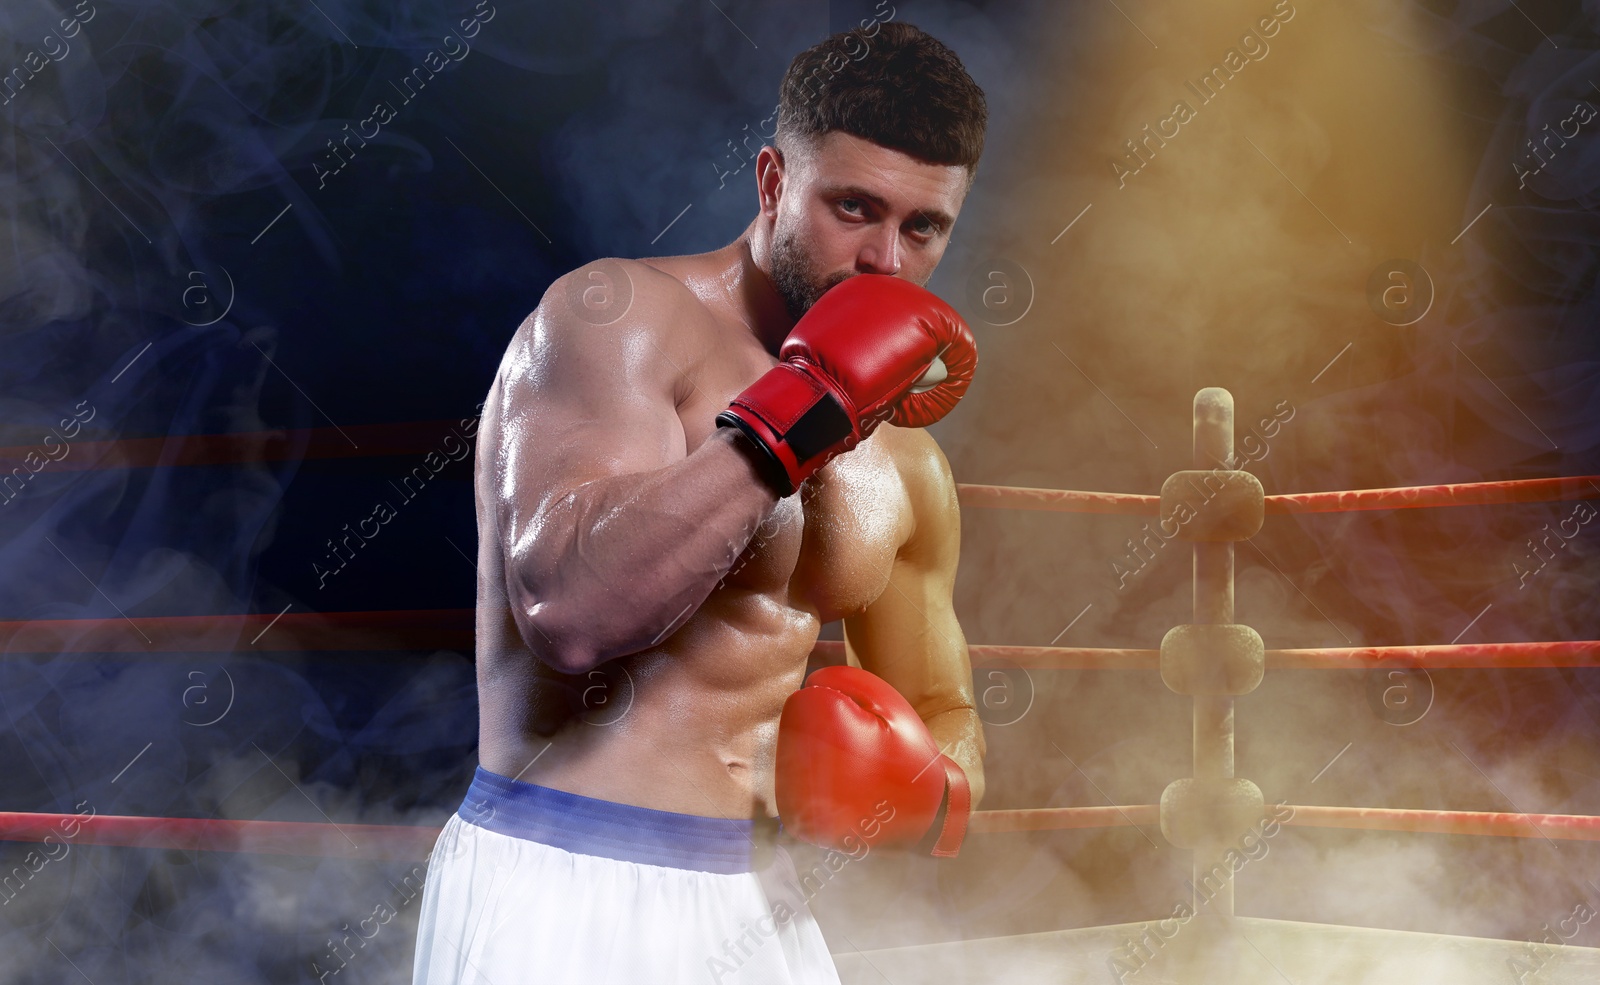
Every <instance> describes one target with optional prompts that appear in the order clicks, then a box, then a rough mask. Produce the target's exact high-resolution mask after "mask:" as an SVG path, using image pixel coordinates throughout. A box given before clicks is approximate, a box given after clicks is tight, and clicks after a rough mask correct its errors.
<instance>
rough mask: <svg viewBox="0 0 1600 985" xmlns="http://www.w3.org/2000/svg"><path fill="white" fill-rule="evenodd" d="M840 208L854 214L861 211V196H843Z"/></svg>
mask: <svg viewBox="0 0 1600 985" xmlns="http://www.w3.org/2000/svg"><path fill="white" fill-rule="evenodd" d="M839 208H841V209H844V210H845V211H846V212H849V213H851V214H852V215H854V214H856V213H858V212H860V211H861V200H860V199H859V198H842V199H840V200H839Z"/></svg>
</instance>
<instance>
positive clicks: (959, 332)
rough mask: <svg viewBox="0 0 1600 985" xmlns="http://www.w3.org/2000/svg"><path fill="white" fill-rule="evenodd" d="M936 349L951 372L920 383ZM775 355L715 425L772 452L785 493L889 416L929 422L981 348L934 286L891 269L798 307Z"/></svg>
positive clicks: (957, 394) (967, 379)
mask: <svg viewBox="0 0 1600 985" xmlns="http://www.w3.org/2000/svg"><path fill="white" fill-rule="evenodd" d="M935 357H937V358H938V359H939V360H941V361H942V362H943V363H944V366H945V370H946V372H947V374H948V375H947V376H946V377H945V378H944V379H943V380H941V381H940V382H938V383H936V384H934V385H932V386H929V387H926V388H924V387H920V386H917V383H918V380H919V379H920V378H921V377H922V375H923V374H924V373H925V372H926V371H927V370H928V369H929V368H930V366H931V365H932V364H933V362H934V359H935ZM778 359H779V360H780V361H779V363H778V365H776V366H774V367H772V368H771V369H770V370H768V371H767V372H766V374H764V375H763V376H762V377H761V378H760V379H758V380H756V381H755V382H754V383H752V384H751V385H750V386H749V387H747V388H746V389H745V390H744V392H743V393H741V394H739V395H738V396H737V397H735V398H734V399H733V403H732V404H730V405H729V407H728V409H727V410H725V411H723V412H722V413H721V414H718V415H717V425H718V426H719V427H737V428H738V429H739V430H741V431H743V432H744V433H745V434H746V435H747V436H748V437H749V438H750V440H751V441H753V442H754V443H755V444H756V445H757V446H758V447H760V448H761V449H762V450H763V451H764V452H765V453H766V458H767V460H768V462H767V464H768V466H769V468H768V473H769V478H770V480H771V482H772V483H773V485H774V486H776V487H777V488H778V490H779V492H780V493H781V494H782V495H785V496H787V495H789V494H790V493H792V492H794V491H795V489H797V488H799V486H800V483H801V482H803V481H805V479H806V478H808V477H809V476H811V475H812V474H813V473H815V472H816V471H817V470H818V469H820V468H822V466H824V465H826V464H827V463H828V462H829V461H830V460H831V459H833V458H834V457H835V456H837V455H839V454H841V453H843V452H846V451H849V450H850V449H851V448H854V447H855V446H856V445H857V444H859V443H860V442H861V441H863V440H865V439H866V437H867V436H868V435H870V434H871V433H872V432H873V430H874V429H875V428H876V427H877V426H878V424H879V423H880V422H882V421H883V420H885V419H892V420H893V421H894V423H895V424H897V425H899V426H901V427H926V426H928V425H929V424H932V423H933V422H934V421H937V420H938V419H939V418H941V417H943V416H944V415H945V414H947V413H949V411H950V408H952V407H954V406H955V405H956V401H958V400H960V399H961V395H962V394H963V393H965V392H966V390H967V386H968V384H970V383H971V382H972V374H973V371H974V370H975V369H976V368H977V366H978V347H977V343H976V342H975V341H974V340H973V338H972V330H971V329H970V328H968V327H967V323H966V322H964V321H962V320H961V316H960V315H958V314H956V312H955V309H954V308H951V307H950V306H949V305H948V304H945V303H944V302H943V301H941V300H939V298H938V297H937V296H936V295H934V294H932V293H930V292H929V291H926V290H924V289H923V288H920V287H918V286H917V285H915V284H913V283H911V282H910V281H908V280H902V279H900V278H898V277H891V276H889V275H888V274H856V275H855V276H853V277H850V278H848V279H846V280H844V281H841V282H840V283H838V284H835V285H834V286H833V287H831V288H829V289H828V290H827V292H825V293H824V294H823V295H822V297H821V298H819V299H818V300H817V303H816V304H813V305H812V306H811V308H810V310H809V311H807V312H806V313H805V314H804V315H802V316H801V318H800V320H799V321H798V322H796V323H795V326H794V328H793V329H792V330H790V332H789V336H788V338H786V339H784V342H783V345H782V346H781V347H780V348H779V349H778ZM913 387H916V390H917V391H918V392H913V389H912V388H913Z"/></svg>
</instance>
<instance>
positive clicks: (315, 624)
mask: <svg viewBox="0 0 1600 985" xmlns="http://www.w3.org/2000/svg"><path fill="white" fill-rule="evenodd" d="M323 431H331V429H308V430H307V431H306V432H302V433H301V434H300V435H299V436H298V437H294V436H291V438H292V440H282V434H281V433H279V435H278V436H277V440H273V441H267V440H263V439H262V438H261V436H259V435H257V436H240V437H239V438H238V439H234V438H232V437H231V436H202V437H198V438H191V439H133V440H131V441H109V442H100V443H96V444H97V445H98V446H100V447H97V448H96V449H94V450H93V451H92V452H91V453H90V454H87V455H85V456H83V457H81V458H80V459H78V461H77V462H76V463H75V464H74V467H75V468H137V467H149V466H157V465H159V466H173V465H179V466H181V465H190V464H195V465H199V464H206V465H212V464H227V463H230V462H237V461H260V460H264V459H271V458H274V457H278V456H282V457H285V458H286V457H291V456H295V455H298V456H302V457H335V456H340V455H346V454H349V451H348V448H346V449H344V450H342V451H341V450H340V449H339V448H338V447H337V446H335V445H334V443H333V440H332V439H333V435H331V434H321V433H320V432H323ZM363 440H364V441H365V442H367V444H366V447H365V448H364V449H363V450H362V451H360V452H359V454H373V455H394V454H400V453H408V452H410V451H413V450H417V449H421V450H427V449H431V448H432V447H434V444H435V441H434V438H433V437H432V435H431V434H430V433H428V431H427V429H426V428H423V429H421V431H419V432H417V433H414V434H413V433H407V432H406V431H405V428H404V426H377V427H374V428H373V429H372V433H371V434H369V435H364V436H363ZM1233 443H1234V429H1233V399H1232V397H1231V395H1230V394H1228V392H1227V391H1226V390H1221V389H1217V388H1208V389H1205V390H1201V391H1200V392H1199V393H1198V394H1197V395H1196V398H1195V403H1194V468H1193V469H1192V470H1188V471H1182V472H1178V473H1175V474H1174V475H1173V476H1171V477H1170V478H1168V480H1167V481H1166V482H1165V483H1164V484H1163V486H1162V490H1161V493H1160V495H1130V494H1122V493H1103V492H1077V491H1069V490H1051V489H1024V488H1015V487H1004V486H985V485H967V484H963V485H960V486H958V495H959V497H960V501H961V503H962V505H963V506H964V507H965V508H967V509H1013V510H1044V511H1054V512H1068V513H1100V514H1122V515H1137V516H1151V517H1159V518H1160V522H1161V524H1162V527H1163V532H1164V533H1165V532H1166V531H1167V530H1168V529H1171V530H1172V531H1173V534H1172V536H1174V537H1176V538H1177V539H1180V540H1184V541H1187V542H1189V543H1190V544H1191V546H1192V549H1193V555H1194V560H1193V565H1194V574H1193V586H1194V616H1193V622H1192V623H1189V624H1186V625H1182V626H1176V627H1174V628H1173V629H1172V630H1171V631H1169V632H1168V633H1167V634H1166V636H1165V637H1164V638H1163V639H1162V641H1161V645H1160V647H1159V648H1158V649H1108V648H1090V647H1056V646H1000V645H983V644H973V645H971V646H970V647H969V653H970V656H971V659H972V664H973V666H974V668H984V667H995V666H1009V667H1020V668H1033V669H1058V670H1114V669H1115V670H1139V671H1157V672H1159V673H1160V675H1161V678H1162V681H1163V682H1164V683H1165V685H1166V686H1167V687H1168V688H1169V689H1170V690H1172V691H1174V692H1176V693H1178V694H1181V695H1185V696H1188V697H1189V698H1190V699H1191V701H1192V717H1193V766H1192V775H1190V776H1187V777H1177V778H1174V779H1173V780H1172V782H1171V783H1170V784H1169V785H1168V786H1167V788H1166V789H1165V790H1164V791H1163V793H1162V795H1161V798H1160V802H1159V803H1158V804H1125V805H1111V806H1104V807H1051V808H1035V809H1022V810H986V811H978V812H976V813H975V814H974V815H973V817H972V820H971V823H970V825H969V828H968V831H969V834H970V835H971V836H973V837H978V838H982V837H986V836H993V835H1000V834H1005V833H1011V832H1025V831H1035V832H1036V831H1060V830H1071V829H1086V828H1117V827H1127V826H1141V825H1158V826H1159V827H1160V829H1161V832H1162V834H1163V835H1164V836H1165V838H1166V839H1167V841H1168V842H1169V843H1170V844H1171V845H1172V846H1174V847H1176V848H1179V849H1182V850H1186V851H1189V852H1190V853H1192V856H1193V879H1192V886H1191V887H1190V888H1191V889H1192V891H1193V900H1192V902H1193V912H1194V914H1195V916H1194V917H1193V918H1192V919H1191V920H1188V921H1186V922H1185V923H1183V924H1182V925H1181V926H1180V927H1178V929H1176V930H1172V932H1171V934H1170V936H1169V934H1168V931H1169V930H1170V929H1171V928H1169V927H1166V926H1165V924H1166V923H1167V922H1168V921H1166V919H1165V918H1167V917H1168V916H1169V914H1166V913H1154V914H1151V915H1150V917H1149V918H1148V920H1147V921H1144V922H1139V923H1130V924H1120V925H1113V926H1102V927H1090V928H1081V929H1073V930H1061V931H1051V932H1045V933H1035V934H1024V935H1018V936H1010V937H999V938H984V939H976V940H966V941H955V942H949V943H943V944H932V945H920V946H914V947H901V948H887V949H880V950H874V951H851V952H840V953H836V954H835V959H836V961H837V963H838V966H839V971H840V974H841V977H842V978H843V980H844V981H845V982H846V983H850V985H855V983H862V985H865V983H869V982H882V981H885V980H887V981H892V982H893V983H895V985H912V983H920V982H930V983H931V982H940V983H947V982H979V981H985V982H986V981H999V982H1019V983H1020V982H1035V981H1038V982H1051V983H1059V982H1080V981H1081V982H1104V981H1106V980H1107V979H1112V980H1121V981H1127V982H1136V983H1142V982H1171V983H1190V982H1194V983H1208V985H1209V983H1231V982H1237V983H1255V982H1283V981H1288V982H1291V983H1294V985H1303V983H1308V982H1339V983H1357V982H1359V983H1365V985H1377V983H1387V982H1391V981H1392V982H1396V983H1400V982H1404V983H1407V985H1410V983H1433V982H1441V983H1443V982H1449V983H1451V985H1470V983H1477V982H1480V981H1481V982H1485V983H1487V982H1490V981H1496V982H1504V981H1505V980H1506V977H1505V976H1507V975H1508V974H1512V972H1509V971H1508V963H1509V962H1511V961H1513V960H1514V959H1518V960H1524V961H1525V962H1526V963H1527V965H1528V966H1530V967H1534V968H1536V974H1530V975H1528V976H1526V977H1524V978H1523V979H1522V980H1525V981H1537V982H1541V983H1567V982H1571V983H1580V982H1583V983H1593V982H1597V981H1600V949H1593V948H1585V947H1575V946H1572V945H1566V944H1554V945H1543V944H1541V945H1539V948H1538V950H1537V954H1536V955H1534V954H1533V952H1531V951H1530V948H1531V947H1532V945H1530V944H1529V943H1528V942H1526V941H1501V940H1491V939H1485V938H1469V937H1457V936H1448V935H1436V934H1424V933H1414V932H1400V931H1387V930H1376V929H1370V928H1359V927H1343V926H1333V925H1321V924H1309V923H1299V922H1294V921H1284V920H1273V919H1267V918H1256V917H1240V916H1235V915H1234V895H1233V878H1232V874H1231V873H1230V872H1228V871H1227V865H1226V863H1225V862H1224V861H1222V859H1223V854H1224V850H1225V849H1226V848H1227V846H1228V845H1230V844H1231V843H1233V842H1234V841H1236V840H1237V838H1238V836H1239V834H1240V833H1241V832H1244V831H1245V830H1246V829H1248V828H1249V827H1250V826H1251V825H1254V824H1257V823H1259V822H1260V820H1261V819H1262V817H1263V816H1264V814H1265V813H1266V811H1265V798H1264V797H1263V795H1262V793H1261V791H1260V789H1258V788H1257V787H1256V785H1255V784H1254V783H1252V782H1250V780H1249V779H1247V778H1243V777H1239V776H1236V775H1235V770H1234V714H1235V705H1236V702H1238V701H1239V700H1240V699H1242V698H1244V697H1245V696H1247V695H1248V694H1249V693H1250V692H1251V691H1253V690H1254V689H1255V688H1256V687H1257V686H1258V685H1259V684H1260V683H1261V680H1262V677H1263V674H1264V672H1265V671H1266V670H1267V669H1301V670H1307V669H1345V670H1348V669H1361V668H1367V669H1374V668H1376V669H1385V668H1402V669H1415V668H1421V669H1425V670H1448V669H1483V668H1513V669H1515V668H1545V667H1595V666H1597V665H1600V641H1595V640H1589V641H1576V642H1570V641H1551V642H1533V643H1486V644H1464V645H1454V644H1450V645H1432V646H1390V647H1348V648H1306V649H1266V648H1265V646H1264V645H1263V643H1262V640H1261V637H1260V636H1259V635H1258V634H1257V633H1256V632H1255V630H1253V629H1251V628H1250V627H1248V626H1244V625H1240V624H1238V623H1236V622H1235V621H1234V604H1233V603H1234V545H1235V544H1236V543H1237V542H1239V541H1241V540H1247V539H1249V538H1250V537H1252V536H1254V534H1255V533H1256V532H1257V531H1258V530H1259V529H1260V528H1261V526H1262V523H1263V520H1264V517H1265V516H1266V515H1267V514H1290V513H1333V512H1347V511H1358V510H1393V509H1434V508H1448V507H1454V506H1468V505H1492V504H1499V503H1533V502H1553V501H1560V500H1575V499H1585V498H1600V476H1579V477H1560V478H1545V479H1528V480H1511V481H1502V482H1477V483H1462V484H1453V485H1441V486H1419V487H1401V488H1393V489H1366V490H1353V491H1342V492H1317V493H1299V494H1290V495H1270V496H1269V495H1266V494H1265V492H1264V490H1263V488H1262V486H1261V483H1260V481H1259V480H1257V479H1256V478H1255V476H1253V475H1251V474H1250V473H1249V472H1246V471H1243V470H1238V469H1232V468H1229V467H1228V466H1229V465H1230V464H1232V463H1234V462H1235V459H1234V449H1233ZM8 451H11V450H10V449H0V462H3V461H4V460H5V458H6V453H7V452H8ZM63 464H65V463H63ZM474 618H475V613H474V610H472V609H439V610H413V611H402V612H393V611H378V612H345V613H287V612H286V613H279V614H277V615H274V614H272V613H263V614H249V615H239V616H185V617H166V618H149V617H141V619H140V624H141V625H143V626H145V627H147V628H156V629H159V630H160V632H159V634H158V635H156V639H158V640H159V641H160V642H159V643H158V644H156V645H150V644H145V643H144V642H143V641H142V640H140V639H138V638H135V637H132V636H131V635H130V634H128V633H127V631H126V625H125V623H124V622H123V620H121V619H82V620H33V621H13V622H0V652H4V653H5V654H7V655H13V654H15V655H23V654H46V655H51V654H67V653H83V654H104V653H140V654H149V653H152V652H206V653H230V652H245V651H250V652H255V653H261V652H271V651H279V652H282V651H319V650H321V651H347V652H359V651H373V652H382V651H389V652H392V651H396V650H434V649H450V650H456V651H460V652H464V653H467V654H470V653H472V652H473V625H474ZM269 630H270V631H271V632H270V634H269V633H268V631H269ZM816 649H817V652H818V653H819V654H820V655H821V656H823V657H824V658H826V659H828V660H829V661H830V662H841V661H842V659H843V643H842V642H839V641H823V642H819V643H818V644H817V648H816ZM1292 811H1293V814H1292V816H1291V817H1289V818H1288V819H1286V820H1284V821H1282V823H1283V824H1284V825H1287V826H1303V827H1311V828H1341V829H1353V830H1363V831H1390V832H1408V833H1417V834H1426V833H1442V834H1454V835H1471V836H1480V837H1510V838H1545V839H1553V840H1570V841H1591V842H1592V841H1600V817H1595V816H1586V815H1555V814H1531V815H1530V814H1517V813H1495V812H1471V811H1442V810H1412V809H1393V808H1381V807H1334V806H1294V807H1292ZM68 823H75V824H77V825H79V826H80V828H81V830H80V831H79V833H78V834H77V835H76V836H74V837H73V841H74V842H76V843H78V844H94V845H108V846H123V847H134V848H160V849H166V848H178V849H184V850H189V851H207V852H248V853H260V854H275V855H298V856H317V857H329V858H352V859H355V858H360V859H384V860H408V861H412V860H421V859H423V858H425V857H426V856H427V854H428V853H429V851H431V849H432V848H433V844H434V841H435V839H436V837H437V835H438V831H439V829H438V828H434V827H419V826H400V825H371V824H339V825H338V826H337V828H336V827H335V826H334V824H332V823H313V822H289V821H257V820H238V819H215V818H167V817H131V816H115V815H96V816H93V817H90V818H87V819H85V818H83V817H82V816H80V815H73V814H49V813H28V812H10V813H3V812H0V840H3V841H12V842H33V843H38V842H42V841H44V839H45V838H46V837H47V836H49V835H51V834H57V836H58V837H59V831H61V830H63V827H62V826H63V825H65V824H68ZM957 864H959V863H957ZM1219 873H1223V874H1224V875H1223V876H1219ZM1134 942H1141V943H1139V944H1138V946H1137V947H1135V948H1133V949H1132V950H1130V949H1129V945H1130V944H1132V943H1134ZM1145 953H1148V955H1149V957H1148V958H1147V959H1145V958H1141V959H1138V960H1134V961H1132V962H1131V964H1129V963H1125V964H1124V965H1123V971H1122V972H1121V973H1120V974H1119V973H1118V972H1117V970H1116V966H1115V965H1114V964H1112V963H1111V962H1110V960H1109V959H1110V958H1111V956H1113V955H1114V954H1145ZM1512 967H1513V968H1514V967H1515V966H1514V965H1513V966H1512ZM1130 968H1131V970H1130ZM886 972H888V973H887V974H886ZM1513 977H1515V976H1513Z"/></svg>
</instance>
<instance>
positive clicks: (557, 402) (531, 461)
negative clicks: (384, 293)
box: [492, 274, 687, 609]
mask: <svg viewBox="0 0 1600 985" xmlns="http://www.w3.org/2000/svg"><path fill="white" fill-rule="evenodd" d="M567 276H568V277H572V276H575V274H569V275H567ZM564 293H565V292H563V291H562V290H561V287H560V282H559V281H558V282H557V284H556V285H553V286H552V288H551V290H550V291H549V292H547V293H546V295H545V299H544V301H542V302H541V303H540V306H539V309H538V310H536V311H535V312H534V314H533V315H532V316H531V317H530V318H529V320H528V321H527V322H526V323H524V325H523V326H522V327H521V328H520V329H519V330H518V332H517V336H516V338H515V339H514V340H513V341H512V344H511V347H510V348H509V349H508V351H507V354H506V359H505V361H504V362H503V363H502V366H501V371H500V377H499V380H498V383H497V386H498V388H499V390H500V406H499V408H498V410H499V414H498V419H497V421H496V427H497V434H496V439H497V446H496V454H495V458H494V462H493V466H492V467H493V469H494V473H493V479H494V487H493V495H492V499H493V508H494V509H495V510H496V511H497V520H498V530H499V534H500V539H501V543H502V550H503V551H504V553H505V557H506V561H507V563H508V579H507V580H508V583H509V584H508V588H509V589H510V590H511V591H512V593H513V599H514V600H515V601H521V602H527V601H528V597H529V596H531V595H536V594H538V593H539V591H540V590H541V589H542V588H543V587H544V586H543V584H541V583H542V582H545V581H547V580H548V579H549V578H552V577H554V575H555V571H554V570H553V568H552V564H553V562H554V561H555V560H556V559H557V558H558V557H559V555H560V553H561V548H562V546H563V543H564V541H565V539H566V538H568V537H570V536H572V535H573V530H572V525H571V523H570V522H566V521H570V519H571V517H570V515H569V514H571V512H572V511H573V509H574V508H575V507H576V499H577V497H576V496H575V493H576V492H577V491H578V490H580V489H581V488H582V487H584V486H585V485H587V484H589V483H592V482H595V481H597V480H603V479H606V478H608V477H613V476H621V475H628V474H633V473H642V472H650V471H653V470H656V469H660V468H662V467H664V466H666V465H670V464H671V463H673V462H675V461H678V460H680V459H682V458H684V457H685V455H686V454H687V452H686V447H685V437H684V431H683V426H682V422H681V421H680V420H679V418H678V415H677V410H676V398H675V390H674V387H675V385H676V383H675V374H674V373H673V372H671V371H670V369H671V361H670V360H668V359H666V358H664V354H663V353H662V352H661V351H660V349H659V345H660V344H661V343H660V342H658V341H657V340H656V339H653V338H652V337H651V334H652V330H653V329H657V330H658V327H657V326H652V325H651V324H649V320H650V318H651V316H652V315H661V314H666V313H664V312H662V311H660V307H661V306H660V305H652V304H650V303H649V300H648V298H645V299H639V298H636V301H638V302H639V303H638V304H637V305H636V307H638V308H639V309H640V310H639V311H638V312H637V313H634V314H632V315H631V316H625V317H624V318H623V319H621V320H619V321H617V322H615V323H613V324H609V325H603V326H600V325H592V324H589V323H587V322H585V321H583V320H582V319H580V318H577V317H575V315H574V313H573V312H571V311H570V310H568V309H567V308H566V307H565V305H564V304H563V295H564ZM517 607H518V608H519V609H525V608H526V606H525V605H518V606H517Z"/></svg>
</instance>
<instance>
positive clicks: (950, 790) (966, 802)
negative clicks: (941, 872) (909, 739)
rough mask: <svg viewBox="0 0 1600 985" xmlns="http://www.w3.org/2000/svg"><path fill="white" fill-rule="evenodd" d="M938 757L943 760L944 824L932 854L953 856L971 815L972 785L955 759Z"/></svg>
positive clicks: (958, 849) (956, 851)
mask: <svg viewBox="0 0 1600 985" xmlns="http://www.w3.org/2000/svg"><path fill="white" fill-rule="evenodd" d="M939 758H940V759H941V760H943V762H942V764H941V765H943V766H944V777H945V809H944V825H943V826H942V827H941V828H940V830H939V839H938V840H937V841H935V842H934V843H933V852H932V854H933V855H935V856H936V857H938V858H955V857H956V854H957V853H958V852H960V851H961V842H962V839H964V838H965V837H966V834H967V820H968V819H969V818H970V817H971V816H972V787H971V786H970V785H969V784H968V783H967V774H966V773H965V772H963V771H962V769H961V767H960V766H957V765H956V761H955V760H953V759H951V758H950V757H949V756H940V757H939Z"/></svg>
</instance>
